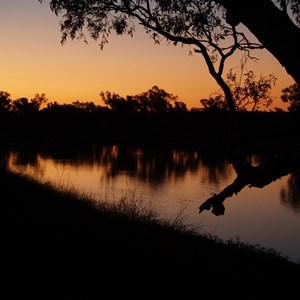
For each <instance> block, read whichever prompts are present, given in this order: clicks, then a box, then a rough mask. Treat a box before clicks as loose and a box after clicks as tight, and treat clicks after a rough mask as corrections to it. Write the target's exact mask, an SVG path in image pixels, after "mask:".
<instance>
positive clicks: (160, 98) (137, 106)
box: [100, 86, 187, 115]
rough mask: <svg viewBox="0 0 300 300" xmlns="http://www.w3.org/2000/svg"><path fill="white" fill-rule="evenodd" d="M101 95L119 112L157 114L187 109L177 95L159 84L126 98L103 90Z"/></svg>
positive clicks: (107, 103) (103, 99)
mask: <svg viewBox="0 0 300 300" xmlns="http://www.w3.org/2000/svg"><path fill="white" fill-rule="evenodd" d="M100 96H101V98H102V101H103V102H104V103H105V104H106V105H107V106H109V108H110V109H112V110H114V111H119V112H135V113H141V114H144V115H155V114H160V113H168V112H172V111H177V112H186V111H187V108H186V105H185V103H183V102H181V101H178V99H177V96H174V95H172V94H169V93H167V92H166V91H165V90H163V89H160V88H158V87H157V86H153V87H152V88H151V89H150V90H148V91H147V92H143V93H141V94H138V95H134V96H126V98H123V97H121V96H120V95H118V94H115V93H110V92H105V93H104V92H101V93H100Z"/></svg>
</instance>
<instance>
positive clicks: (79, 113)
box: [0, 87, 300, 143]
mask: <svg viewBox="0 0 300 300" xmlns="http://www.w3.org/2000/svg"><path fill="white" fill-rule="evenodd" d="M101 97H102V100H103V101H104V103H105V106H100V105H96V104H94V103H93V102H79V101H76V102H73V103H71V104H58V103H57V102H50V103H48V100H47V99H46V97H45V95H44V94H42V95H39V94H37V95H35V97H34V98H33V99H30V100H28V99H27V98H20V99H17V100H11V99H10V95H9V94H8V93H6V92H0V126H1V127H0V139H1V140H2V141H57V140H63V141H66V140H72V141H73V140H75V141H78V140H83V141H86V140H89V141H103V142H106V141H108V142H110V141H112V142H119V141H125V140H126V141H142V142H159V143H167V142H170V141H177V142H179V143H183V142H187V143H190V142H191V143H199V142H201V141H222V140H224V141H226V140H228V139H229V138H231V137H232V134H233V133H234V135H235V137H236V138H238V139H242V140H243V139H247V140H258V141H265V140H268V139H272V140H273V139H277V140H278V139H282V140H285V139H298V135H299V132H300V118H299V117H300V114H299V112H282V111H276V112H275V111H274V112H258V111H256V112H247V111H240V112H237V113H235V114H234V116H233V114H232V113H231V112H230V111H227V110H222V109H206V110H204V109H190V110H188V109H187V107H186V105H185V104H184V103H183V102H181V101H178V99H177V97H176V96H173V95H172V94H169V93H167V92H165V91H164V90H161V89H159V88H158V87H153V88H152V89H150V90H149V91H147V92H145V93H142V94H139V95H137V96H127V97H126V98H123V97H120V96H119V95H117V94H112V93H109V92H106V93H101Z"/></svg>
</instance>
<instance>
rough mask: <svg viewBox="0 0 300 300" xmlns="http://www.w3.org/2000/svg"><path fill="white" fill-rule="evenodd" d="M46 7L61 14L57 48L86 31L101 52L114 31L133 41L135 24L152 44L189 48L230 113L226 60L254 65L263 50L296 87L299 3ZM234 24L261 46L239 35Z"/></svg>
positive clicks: (190, 0) (64, 2)
mask: <svg viewBox="0 0 300 300" xmlns="http://www.w3.org/2000/svg"><path fill="white" fill-rule="evenodd" d="M39 1H40V2H42V0H39ZM275 4H276V5H275ZM50 7H51V9H52V10H53V11H54V12H55V13H56V14H57V15H59V14H60V13H63V21H62V23H61V31H62V42H65V41H66V39H67V38H71V39H74V38H75V37H79V38H84V39H85V35H84V29H87V31H88V32H89V33H90V35H91V37H92V38H94V39H96V40H98V39H100V46H101V47H103V46H104V45H105V44H106V43H107V42H108V38H109V35H110V34H111V33H112V32H113V31H115V32H116V33H117V34H125V33H128V34H130V35H133V34H134V30H135V23H139V24H140V25H142V26H144V28H145V29H146V32H147V33H149V34H150V35H151V36H152V38H153V39H154V41H155V43H159V42H160V40H161V37H164V38H166V39H167V40H168V41H169V42H172V43H174V44H175V45H176V44H178V43H182V44H185V45H189V46H190V47H191V48H193V50H194V52H196V53H200V54H201V55H202V56H203V58H204V60H205V62H206V64H207V67H208V70H209V73H210V74H211V75H212V76H213V78H214V79H215V80H216V82H217V83H218V84H219V85H220V87H221V88H222V89H223V92H224V95H225V98H226V101H227V102H228V106H229V108H230V110H232V111H235V109H236V106H235V102H234V99H233V97H232V93H231V91H230V88H229V87H228V86H227V84H226V82H225V80H224V79H223V77H222V74H223V71H224V67H225V62H226V60H227V59H228V58H229V57H230V56H231V55H233V54H234V53H235V52H236V51H238V50H240V51H243V52H246V53H247V55H248V56H249V57H251V58H252V59H254V57H253V56H251V52H250V51H251V50H253V49H261V48H263V47H266V48H267V49H268V50H269V51H270V52H271V53H272V54H273V55H274V56H275V57H276V58H277V59H278V60H279V62H280V63H281V64H282V65H283V66H284V67H285V68H286V70H287V72H288V73H289V74H290V75H291V76H292V77H293V78H294V79H295V81H296V82H297V83H298V84H299V83H300V75H299V73H300V72H299V70H300V62H299V59H298V55H299V53H300V51H299V50H300V45H299V43H298V41H299V40H300V30H299V27H298V26H299V24H300V16H299V11H300V1H299V0H273V1H272V0H255V1H252V0H247V1H233V0H218V1H212V0H184V1H179V0H170V1H165V0H155V1H151V0H118V1H112V0H110V1H109V0H101V1H100V0H89V1H87V0H78V1H73V0H52V1H51V2H50ZM266 16H268V17H266ZM239 23H243V24H244V25H245V26H246V27H248V28H249V30H250V31H252V33H254V35H255V36H256V37H257V39H258V40H259V41H260V42H261V43H262V44H260V43H257V42H256V41H255V42H251V41H250V40H249V38H248V37H246V35H245V33H244V32H243V31H241V32H240V31H238V29H237V25H238V24H239ZM283 45H284V47H283ZM286 48H287V49H289V50H288V51H286Z"/></svg>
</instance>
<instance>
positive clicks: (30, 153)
mask: <svg viewBox="0 0 300 300" xmlns="http://www.w3.org/2000/svg"><path fill="white" fill-rule="evenodd" d="M1 157H2V158H3V157H6V158H5V161H6V162H7V167H9V168H16V167H17V169H18V171H20V172H27V173H28V172H30V173H31V174H32V175H33V176H37V177H39V178H43V177H45V176H46V173H49V172H48V171H47V168H48V167H49V166H48V164H49V163H50V162H52V163H54V164H55V166H56V167H55V169H56V170H58V169H59V168H60V169H63V170H67V169H70V168H72V169H73V170H75V171H76V170H77V172H79V171H80V170H82V169H83V168H84V169H91V170H92V169H95V168H96V169H99V170H100V169H101V176H100V177H101V178H100V181H101V182H102V183H104V181H105V180H108V179H109V180H112V179H114V178H116V177H118V176H120V174H126V177H128V178H130V177H131V178H138V180H139V181H141V182H143V184H148V185H149V186H153V187H156V186H157V185H163V184H165V185H168V182H170V180H172V181H173V182H176V181H179V180H182V179H183V178H184V177H186V176H187V174H188V173H192V174H194V175H197V177H198V180H199V183H200V184H202V185H211V186H213V187H214V189H215V190H217V189H218V188H219V187H220V186H221V185H222V183H224V182H228V181H229V180H230V179H231V178H234V175H235V173H236V172H237V167H236V165H235V164H234V163H233V164H232V165H233V167H232V166H231V164H230V163H228V161H227V159H226V156H225V153H224V152H222V151H216V149H212V148H203V149H202V148H200V149H171V148H168V147H155V148H153V147H135V146H130V145H101V144H91V145H73V144H67V145H61V144H43V145H39V146H35V147H34V146H32V145H31V146H29V147H23V148H22V149H16V148H15V149H13V150H10V152H9V154H7V153H6V154H5V155H2V156H1ZM269 160H270V157H269V156H266V155H263V154H258V153H253V154H250V155H248V157H247V163H248V164H249V165H250V166H251V167H253V169H254V170H255V171H257V170H258V169H259V167H260V166H261V165H263V164H264V163H265V162H268V161H269ZM231 163H232V162H231ZM239 163H240V161H239ZM238 167H240V166H238ZM247 167H248V166H247ZM251 171H252V170H251ZM238 172H239V170H238ZM243 172H244V170H243ZM57 174H58V171H57V172H56V174H52V175H51V174H50V175H51V176H57ZM48 175H49V174H48ZM238 175H239V174H238ZM272 176H273V174H272ZM238 177H239V176H238ZM299 177H300V176H299V172H298V173H297V172H294V173H291V175H290V177H289V179H288V185H287V186H286V187H284V188H282V189H281V191H280V198H281V201H282V203H283V204H284V205H285V206H289V207H290V208H291V209H293V210H295V211H296V212H297V211H299V207H300V197H299V194H300V188H299V187H300V184H299ZM237 179H239V178H236V179H235V180H234V182H233V183H231V184H230V185H229V186H227V187H226V188H225V189H224V190H223V191H222V192H221V193H219V194H215V195H214V196H212V198H215V197H218V198H219V197H220V196H222V195H223V194H224V191H227V190H228V189H229V188H230V189H232V187H233V186H235V189H234V190H232V191H231V192H230V193H231V194H230V195H227V194H226V195H225V196H224V197H223V198H224V199H225V198H226V197H229V196H231V195H232V194H233V193H237V192H239V191H240V190H241V189H242V188H243V187H244V186H246V185H248V184H249V182H248V181H245V182H244V181H243V182H242V185H241V184H240V185H239V184H238V183H237ZM247 180H248V178H247ZM255 180H257V176H255ZM268 183H269V182H268ZM236 185H239V187H238V188H237V189H236ZM259 187H262V186H259ZM210 199H211V198H210ZM224 199H222V203H223V201H224ZM206 204H207V202H206ZM203 205H205V203H204V204H203ZM206 209H209V208H206ZM221 214H222V212H221Z"/></svg>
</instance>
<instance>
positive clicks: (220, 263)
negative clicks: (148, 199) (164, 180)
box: [0, 170, 300, 299]
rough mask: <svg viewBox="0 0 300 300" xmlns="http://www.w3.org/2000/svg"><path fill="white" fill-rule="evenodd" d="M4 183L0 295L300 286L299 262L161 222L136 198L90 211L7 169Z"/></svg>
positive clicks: (239, 292)
mask: <svg viewBox="0 0 300 300" xmlns="http://www.w3.org/2000/svg"><path fill="white" fill-rule="evenodd" d="M0 182H1V190H2V191H1V195H2V196H1V199H2V205H3V206H4V212H5V214H4V219H5V222H4V223H5V228H6V230H5V232H6V233H5V240H4V245H5V249H6V250H7V251H6V252H5V255H4V256H3V257H4V258H5V262H6V265H7V268H5V271H6V272H5V273H6V280H8V283H9V284H12V286H13V288H10V289H9V297H7V298H6V299H16V295H17V294H19V296H20V293H21V295H22V297H29V298H31V299H33V298H39V299H100V298H102V297H104V298H105V295H106V297H108V296H107V295H109V297H108V298H109V299H111V298H114V297H115V296H116V297H120V296H122V297H126V296H127V297H137V298H139V299H141V298H145V297H156V298H157V297H158V296H161V297H162V298H163V297H164V296H163V295H167V297H168V298H169V297H173V296H178V297H179V295H184V296H185V298H186V297H189V295H198V296H199V297H200V298H202V296H203V298H204V297H205V296H206V295H208V294H209V295H210V298H213V299H216V298H219V297H229V296H230V297H231V299H241V298H242V299H269V298H271V297H275V296H277V297H284V298H290V297H292V296H293V295H294V293H296V292H297V291H298V289H299V288H298V287H297V284H298V279H299V276H300V265H299V264H295V263H291V262H289V261H288V260H286V259H285V258H283V257H281V256H280V255H279V254H278V253H275V252H274V251H272V250H270V249H264V248H262V247H257V246H253V245H248V244H243V243H239V242H226V243H225V242H223V241H220V240H218V239H214V238H212V237H208V236H205V235H200V234H196V233H195V232H194V231H193V230H192V229H191V228H186V227H184V226H182V225H181V224H180V222H179V223H177V224H176V223H174V224H166V223H164V222H161V221H160V220H158V219H157V218H156V216H155V212H153V211H151V209H150V210H144V209H142V210H140V209H139V208H137V207H136V206H135V205H133V204H134V202H133V203H132V202H131V205H129V206H128V203H127V204H126V203H125V202H124V201H123V202H122V201H121V202H118V203H116V204H115V206H111V207H107V206H105V205H104V206H99V207H95V206H94V204H92V203H91V202H90V201H89V199H86V198H87V197H86V196H85V195H76V191H74V190H73V191H72V190H66V191H57V190H55V189H53V187H51V186H50V185H47V184H41V183H39V182H37V181H34V180H32V179H30V178H28V177H24V176H20V175H17V174H13V173H8V172H7V171H4V170H1V171H0ZM126 205H127V206H126ZM5 285H6V284H5ZM6 286H8V285H6ZM108 293H109V294H108Z"/></svg>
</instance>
